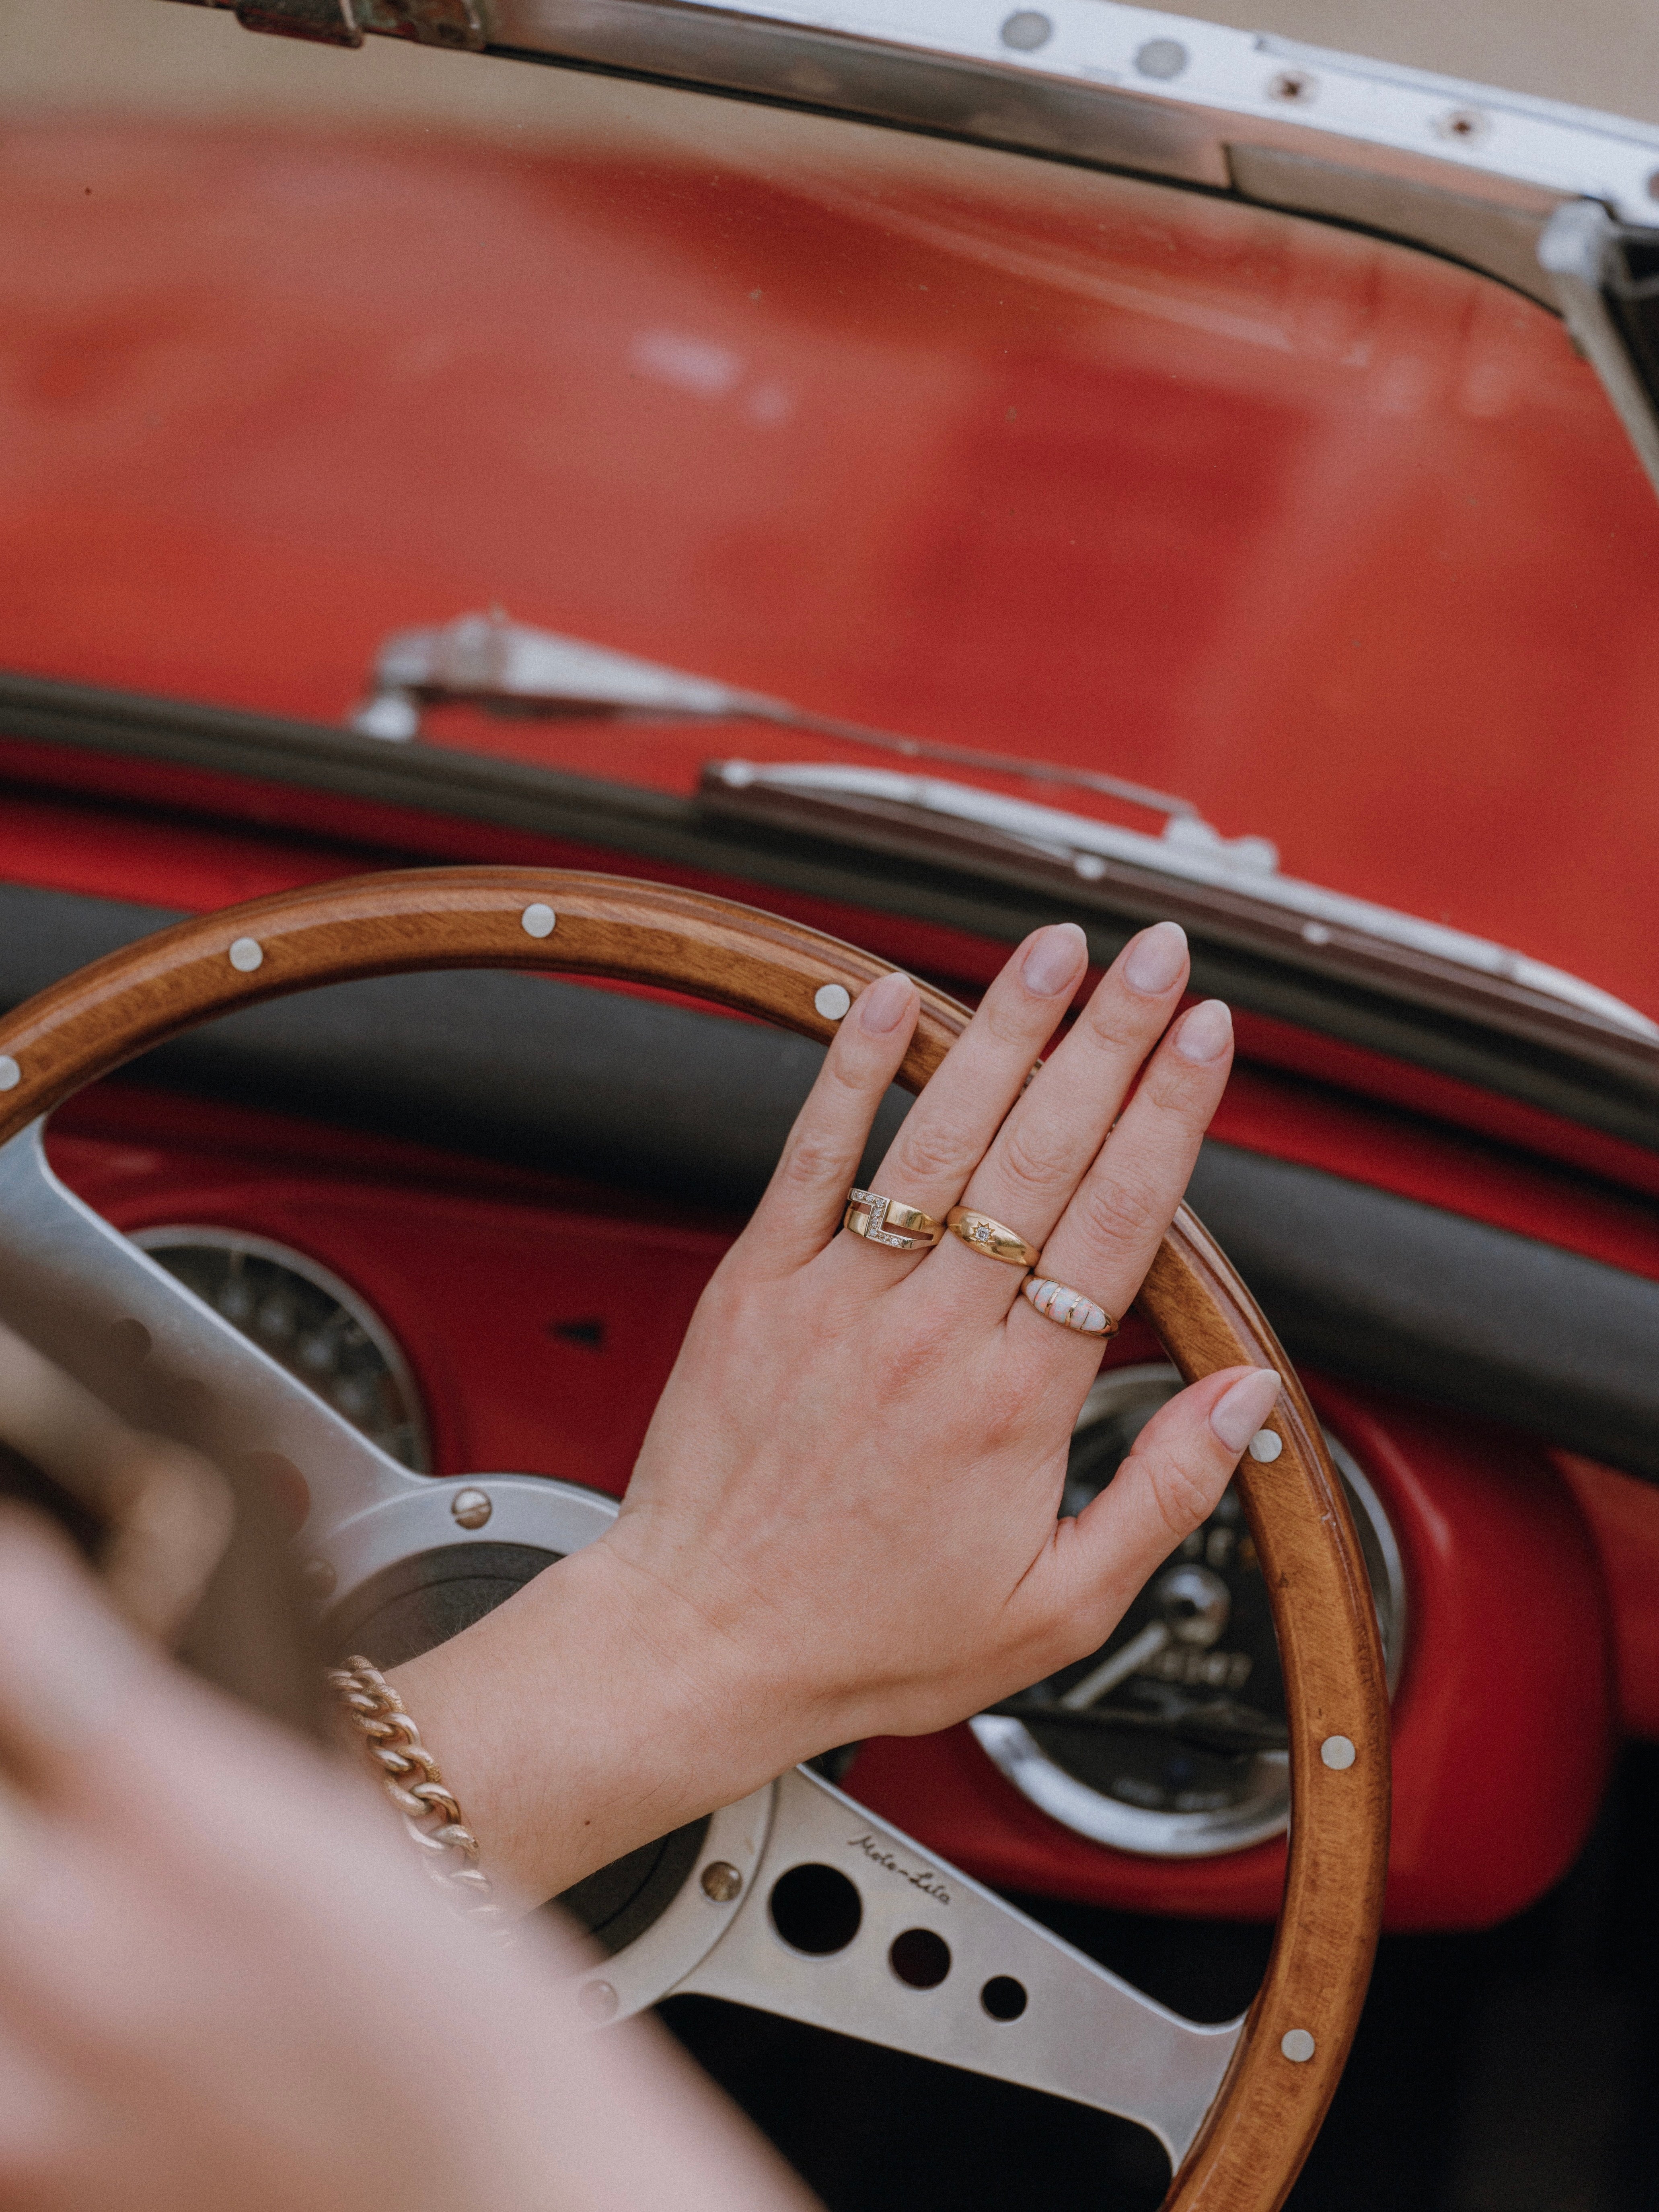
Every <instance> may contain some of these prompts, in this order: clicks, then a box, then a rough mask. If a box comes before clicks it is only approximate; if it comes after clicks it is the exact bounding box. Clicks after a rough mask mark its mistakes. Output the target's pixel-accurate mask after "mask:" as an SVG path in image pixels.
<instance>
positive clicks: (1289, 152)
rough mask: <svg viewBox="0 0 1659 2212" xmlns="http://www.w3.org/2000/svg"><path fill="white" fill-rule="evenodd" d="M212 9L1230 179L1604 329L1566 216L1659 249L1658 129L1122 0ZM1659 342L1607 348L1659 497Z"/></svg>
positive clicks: (216, 0)
mask: <svg viewBox="0 0 1659 2212" xmlns="http://www.w3.org/2000/svg"><path fill="white" fill-rule="evenodd" d="M190 4H192V5H195V6H197V7H234V8H235V9H236V12H237V13H238V15H240V18H241V20H242V21H244V22H245V23H247V24H248V25H249V26H250V27H252V28H256V29H260V30H265V31H279V32H283V33H286V34H287V35H289V36H291V37H295V38H303V39H313V40H325V41H326V42H328V43H331V44H333V45H337V46H361V45H362V42H363V39H364V37H365V35H366V34H368V33H380V34H386V35H395V36H398V37H402V38H415V39H418V40H422V41H424V42H425V43H427V44H429V45H434V46H450V47H453V48H456V49H460V50H465V51H467V52H474V53H477V52H488V53H491V54H495V55H498V56H503V57H507V58H517V59H520V60H526V61H538V62H545V63H550V64H554V65H555V66H562V67H566V68H574V69H583V70H597V71H600V72H604V73H607V74H611V75H615V76H635V77H641V78H646V79H649V80H653V81H656V82H663V83H668V84H672V85H677V86H680V87H684V88H688V89H691V90H700V91H707V92H714V93H719V94H725V95H727V96H729V97H732V98H736V99H742V100H763V101H767V102H769V103H772V104H775V105H778V106H790V107H797V108H803V109H808V110H814V109H816V110H818V111H822V112H827V113H829V114H833V115H836V116H837V117H840V118H844V119H846V120H848V121H852V122H862V123H873V124H878V125H884V126H887V127H890V128H894V129H898V130H908V131H924V132H927V133H929V134H932V135H933V136H937V137H949V138H956V139H961V140H964V141H967V142H969V143H979V144H982V145H986V146H992V147H997V148H1000V149H1005V150H1007V151H1010V152H1014V153H1026V154H1035V155H1042V156H1043V157H1045V158H1047V159H1048V160H1053V161H1066V162H1070V163H1073V164H1076V165H1079V166H1082V167H1094V168H1102V169H1115V170H1121V171H1128V172H1131V173H1135V174H1138V175H1140V176H1145V177H1152V178H1159V179H1167V180H1169V181H1170V182H1172V183H1176V184H1181V185H1189V186H1196V187H1199V188H1200V189H1204V190H1207V191H1213V192H1218V193H1228V194H1231V195H1233V196H1234V197H1237V198H1240V199H1243V200H1247V201H1249V202H1252V203H1254V204H1258V205H1261V206H1266V207H1274V208H1279V209H1283V210H1286V211H1288V212H1291V213H1294V214H1300V215H1304V216H1310V217H1312V218H1314V219H1315V220H1318V221H1323V222H1336V223H1340V224H1343V225H1344V226H1346V227H1349V228H1357V229H1361V230H1365V231H1370V232H1372V233H1375V234H1377V235H1379V236H1383V237H1385V238H1390V239H1395V240H1399V241H1401V242H1402V243H1404V244H1406V245H1408V246H1417V247H1419V248H1422V249H1425V250H1426V251H1427V252H1431V253H1436V254H1439V255H1442V256H1444V257H1445V258H1449V259H1451V260H1455V261H1458V262H1461V263H1462V264H1465V265H1466V266H1468V267H1470V268H1473V269H1475V270H1480V271H1481V272H1482V273H1483V274H1485V275H1486V276H1492V277H1494V278H1496V279H1497V280H1498V282H1499V283H1504V284H1507V285H1510V286H1512V287H1513V288H1515V289H1517V290H1520V291H1522V292H1524V293H1526V294H1528V295H1529V296H1530V297H1531V298H1533V299H1534V300H1536V301H1540V302H1541V304H1542V305H1543V306H1545V307H1548V308H1550V309H1551V310H1552V311H1553V312H1554V313H1565V316H1566V319H1567V320H1568V322H1569V324H1570V325H1571V327H1572V329H1573V332H1574V335H1575V337H1577V338H1578V339H1579V341H1580V343H1583V327H1584V324H1585V321H1586V319H1587V316H1588V315H1589V313H1590V311H1589V308H1588V307H1587V306H1586V302H1585V300H1584V296H1583V283H1582V282H1581V281H1580V280H1581V279H1582V277H1583V274H1584V265H1585V264H1584V262H1583V253H1582V252H1580V253H1579V254H1578V256H1577V259H1576V260H1575V259H1574V258H1573V257H1572V255H1571V253H1569V256H1568V258H1569V262H1570V263H1571V265H1570V266H1567V267H1566V268H1565V270H1564V268H1563V264H1562V252H1563V246H1562V241H1561V239H1560V238H1559V236H1558V238H1557V240H1554V241H1553V242H1552V244H1551V245H1550V246H1547V247H1546V246H1543V238H1544V233H1545V229H1546V227H1547V225H1548V223H1549V222H1550V219H1551V217H1552V216H1554V215H1555V214H1556V213H1557V211H1558V210H1561V209H1562V208H1564V207H1567V206H1570V205H1571V204H1573V203H1579V204H1588V205H1590V206H1596V207H1600V208H1601V209H1602V210H1606V211H1607V214H1608V215H1609V216H1611V217H1612V218H1613V221H1614V222H1615V223H1616V224H1617V225H1618V226H1620V228H1621V229H1622V230H1623V231H1624V232H1625V233H1626V234H1629V236H1630V237H1631V239H1632V240H1634V241H1635V242H1636V244H1637V246H1638V251H1639V252H1641V253H1643V254H1645V252H1647V251H1648V250H1649V246H1650V243H1651V242H1653V241H1659V127H1656V126H1655V125H1651V124H1646V123H1640V122H1637V121H1635V120H1634V119H1632V118H1627V117H1623V116H1618V115H1612V114H1608V113H1606V112H1603V111H1601V110H1600V109H1596V108H1589V107H1578V106H1572V105H1571V104H1570V103H1569V102H1567V101H1565V100H1546V99H1541V98H1540V97H1538V96H1537V95H1535V94H1527V93H1518V92H1509V91H1505V90H1504V89H1503V88H1501V87H1498V86H1493V85H1486V84H1477V83H1474V82H1468V81H1466V80H1464V79H1462V78H1459V77H1449V76H1436V75H1434V74H1432V73H1431V72H1430V71H1427V70H1414V69H1408V68H1405V67H1403V66H1401V64H1396V63H1391V62H1378V61H1372V60H1370V59H1369V58H1366V57H1365V56H1364V55H1359V54H1349V53H1340V52H1334V51H1333V50H1331V49H1329V48H1327V47H1323V46H1304V45H1300V44H1298V43H1297V42H1296V41H1295V40H1288V39H1282V38H1278V37H1273V36H1270V35H1268V34H1267V33H1261V32H1255V31H1241V30H1235V29H1233V28H1231V27H1229V26H1227V25H1225V24H1219V23H1207V22H1200V21H1198V20H1197V19H1196V18H1194V17H1192V16H1189V15H1172V14H1169V13H1166V12H1164V11H1163V10H1160V9H1150V8H1134V7H1128V6H1125V5H1123V4H1121V0H1042V5H1041V6H1040V7H1036V6H1023V5H1020V4H1018V0H1012V5H1011V0H841V4H839V5H836V4H826V0H723V4H721V5H720V6H718V7H715V6H711V5H708V4H707V0H398V5H397V6H395V7H392V6H388V5H386V0H190ZM458 10H459V12H458ZM1541 247H1542V250H1541ZM1646 312H1647V311H1646V310H1645V309H1644V313H1646ZM1655 317H1659V309H1655V310H1653V311H1652V316H1651V317H1650V319H1653V318H1655ZM1618 319H1619V317H1618V315H1617V314H1616V313H1615V315H1614V320H1615V321H1617V320H1618ZM1656 344H1659V338H1656V337H1655V336H1654V334H1653V333H1652V332H1649V333H1648V334H1646V335H1645V336H1644V337H1643V339H1642V340H1641V342H1640V343H1638V346H1637V347H1636V348H1635V349H1634V352H1632V348H1631V346H1630V344H1629V343H1628V341H1627V339H1625V338H1621V337H1616V336H1615V337H1613V338H1610V339H1608V340H1607V342H1606V343H1598V344H1596V345H1593V346H1591V347H1589V354H1590V359H1591V362H1592V365H1593V366H1594V368H1595V371H1596V374H1597V375H1598V376H1599V377H1600V378H1601V381H1602V382H1603V384H1604V385H1605V386H1607V392H1608V396H1609V398H1611V400H1612V401H1613V405H1614V408H1615V410H1616V411H1617V412H1618V413H1619V415H1620V419H1621V421H1623V422H1625V423H1626V427H1627V428H1629V429H1630V431H1631V435H1632V438H1633V440H1634V441H1635V443H1636V446H1637V449H1638V453H1639V454H1640V455H1641V458H1642V460H1643V463H1644V466H1645V467H1646V468H1647V469H1648V471H1649V474H1650V477H1652V478H1653V481H1654V483H1655V487H1656V489H1659V459H1656V454H1659V374H1654V373H1651V371H1650V363H1649V356H1650V355H1651V354H1652V353H1653V352H1654V350H1655V347H1656Z"/></svg>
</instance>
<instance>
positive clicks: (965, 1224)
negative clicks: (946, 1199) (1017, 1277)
mask: <svg viewBox="0 0 1659 2212" xmlns="http://www.w3.org/2000/svg"><path fill="white" fill-rule="evenodd" d="M945 1227H946V1228H947V1229H948V1230H949V1231H951V1235H952V1236H954V1237H961V1239H962V1241H963V1243H964V1244H965V1245H966V1246H967V1247H968V1249H969V1251H970V1252H982V1253H983V1254H984V1255H985V1256H986V1258H987V1260H1002V1261H1006V1263H1007V1265H1008V1266H1009V1267H1036V1266H1037V1265H1038V1263H1039V1262H1040V1261H1041V1260H1042V1253H1041V1252H1040V1251H1039V1250H1038V1249H1037V1248H1036V1245H1035V1244H1028V1243H1026V1242H1025V1239H1024V1237H1022V1236H1020V1235H1019V1234H1018V1231H1015V1230H1012V1229H1006V1228H1004V1226H1003V1225H1002V1224H1001V1222H1000V1221H993V1220H992V1218H991V1217H990V1215H989V1214H988V1213H973V1212H969V1209H968V1207H967V1206H952V1207H951V1211H950V1212H948V1213H947V1214H946V1215H945Z"/></svg>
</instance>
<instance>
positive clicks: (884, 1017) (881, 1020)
mask: <svg viewBox="0 0 1659 2212" xmlns="http://www.w3.org/2000/svg"><path fill="white" fill-rule="evenodd" d="M914 991H915V984H914V983H913V982H912V981H910V978H909V977H908V975H905V973H904V972H903V970H902V969H898V968H896V969H894V970H893V972H892V974H891V975H884V976H883V977H882V978H881V980H880V981H879V982H876V983H872V985H871V986H870V987H869V989H868V990H867V991H866V993H865V994H864V995H863V997H862V998H861V999H860V1000H859V1026H860V1029H866V1030H869V1031H870V1033H871V1035H872V1036H890V1034H891V1033H892V1031H893V1030H896V1028H897V1027H898V1025H899V1024H900V1023H901V1022H902V1020H903V1019H904V1015H905V1009H906V1008H907V1007H908V1006H909V1004H910V996H911V994H912V993H913V992H914Z"/></svg>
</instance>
